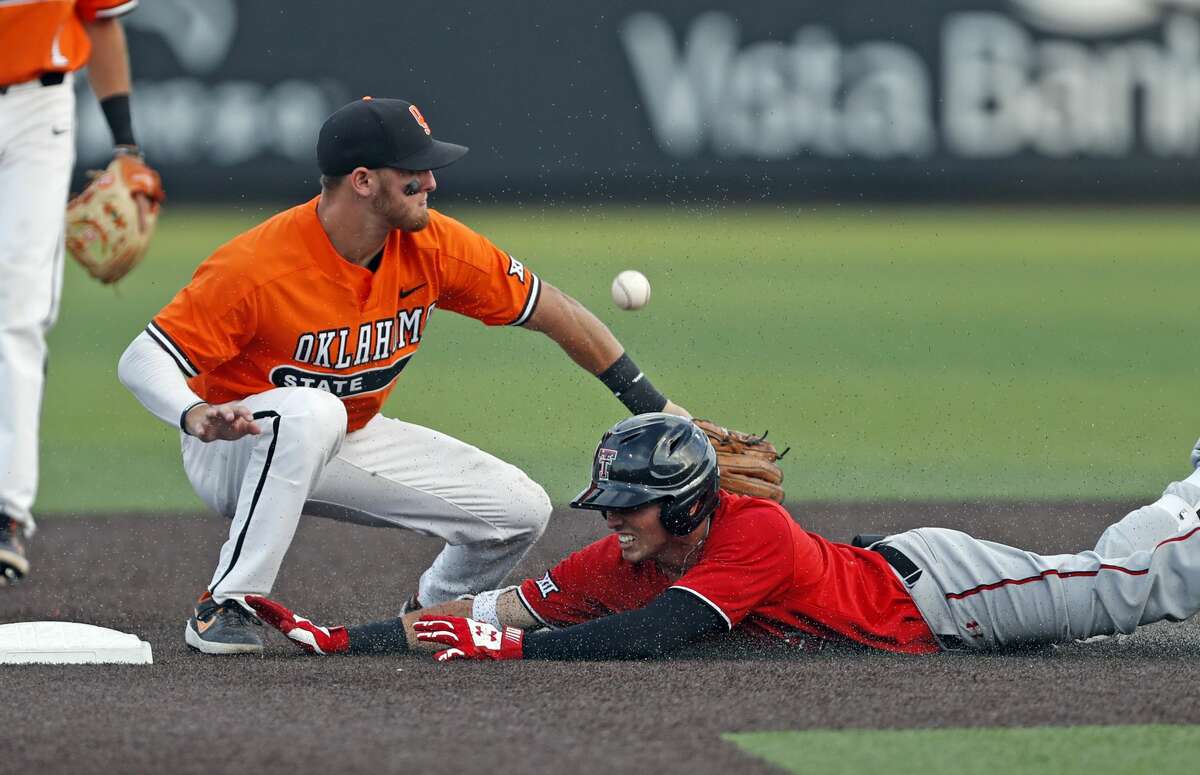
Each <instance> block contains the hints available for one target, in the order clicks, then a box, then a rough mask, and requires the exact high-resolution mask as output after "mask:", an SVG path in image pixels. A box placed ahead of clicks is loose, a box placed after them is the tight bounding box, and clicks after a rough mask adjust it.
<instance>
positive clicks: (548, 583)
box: [536, 571, 558, 600]
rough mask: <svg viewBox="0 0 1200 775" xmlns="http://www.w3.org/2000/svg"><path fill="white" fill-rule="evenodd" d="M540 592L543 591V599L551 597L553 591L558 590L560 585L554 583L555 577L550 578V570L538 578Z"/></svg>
mask: <svg viewBox="0 0 1200 775" xmlns="http://www.w3.org/2000/svg"><path fill="white" fill-rule="evenodd" d="M536 583H537V588H538V592H541V593H542V600H545V599H546V598H548V597H550V595H551V593H553V592H557V591H558V585H557V584H555V583H554V579H552V578H550V571H546V575H545V576H542V577H541V578H540V579H538V580H537V582H536Z"/></svg>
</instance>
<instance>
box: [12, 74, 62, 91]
mask: <svg viewBox="0 0 1200 775" xmlns="http://www.w3.org/2000/svg"><path fill="white" fill-rule="evenodd" d="M66 79H67V74H66V73H42V74H41V75H40V76H38V79H37V82H38V83H40V84H41V85H42V86H58V85H59V84H61V83H62V82H63V81H65V80H66ZM17 85H18V84H15V83H10V84H7V85H5V86H0V95H3V94H8V90H9V89H11V88H12V87H14V86H17Z"/></svg>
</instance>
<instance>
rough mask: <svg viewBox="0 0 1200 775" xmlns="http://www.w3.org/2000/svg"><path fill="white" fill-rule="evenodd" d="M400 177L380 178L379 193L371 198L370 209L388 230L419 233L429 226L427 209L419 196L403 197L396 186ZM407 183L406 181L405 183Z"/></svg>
mask: <svg viewBox="0 0 1200 775" xmlns="http://www.w3.org/2000/svg"><path fill="white" fill-rule="evenodd" d="M399 177H400V176H398V175H392V174H388V175H387V176H386V177H383V176H381V178H380V183H381V185H380V187H379V191H378V192H377V193H376V194H375V195H374V196H373V197H371V209H372V210H373V211H374V212H375V213H376V214H377V215H379V216H380V217H381V218H383V219H384V220H385V221H387V224H388V228H391V229H399V230H401V231H409V232H412V231H420V230H421V229H424V228H425V227H426V226H428V225H429V209H428V207H427V206H426V204H425V201H427V200H422V201H421V204H418V203H417V201H416V200H418V199H420V197H419V196H412V197H410V196H405V195H404V193H403V191H402V187H401V186H399V185H397V178H399ZM405 183H407V181H405Z"/></svg>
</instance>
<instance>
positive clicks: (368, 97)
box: [363, 94, 375, 102]
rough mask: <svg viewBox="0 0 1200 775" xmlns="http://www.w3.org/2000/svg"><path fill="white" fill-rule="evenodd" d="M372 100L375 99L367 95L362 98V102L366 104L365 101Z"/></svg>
mask: <svg viewBox="0 0 1200 775" xmlns="http://www.w3.org/2000/svg"><path fill="white" fill-rule="evenodd" d="M373 99H375V98H374V97H372V96H371V95H370V94H368V95H367V96H365V97H363V102H367V101H369V100H373Z"/></svg>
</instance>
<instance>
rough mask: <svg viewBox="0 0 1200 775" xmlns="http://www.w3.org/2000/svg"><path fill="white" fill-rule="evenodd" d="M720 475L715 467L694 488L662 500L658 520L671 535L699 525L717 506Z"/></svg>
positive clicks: (687, 530) (683, 532)
mask: <svg viewBox="0 0 1200 775" xmlns="http://www.w3.org/2000/svg"><path fill="white" fill-rule="evenodd" d="M720 482H721V477H720V474H719V473H718V471H717V469H716V467H715V466H714V467H713V469H712V471H710V472H709V474H708V475H707V476H706V477H704V478H703V479H702V480H701V481H699V482H697V486H696V487H695V489H694V490H692V491H691V492H688V493H684V494H683V495H680V496H676V497H674V498H668V499H667V500H665V501H663V505H662V510H661V511H660V512H659V517H658V518H659V521H660V522H662V526H663V529H664V530H666V531H667V532H668V533H670V534H671V535H677V536H683V535H687V534H688V533H690V532H692V531H693V530H695V529H696V528H698V527H700V523H701V522H703V521H704V520H705V519H707V518H708V517H710V516H712V513H713V512H714V511H716V508H717V502H718V497H717V490H718V489H720Z"/></svg>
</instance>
